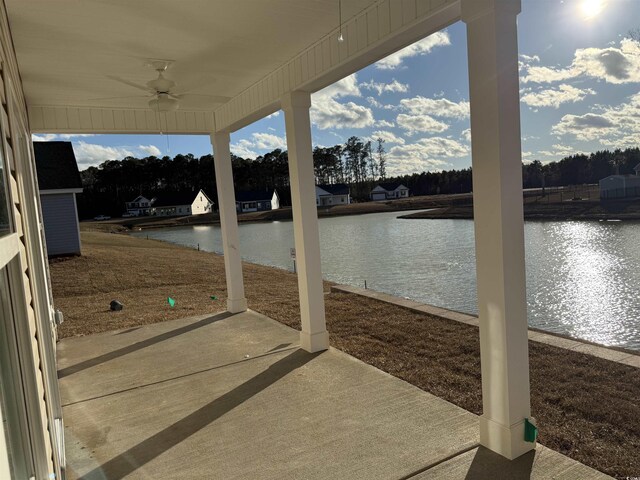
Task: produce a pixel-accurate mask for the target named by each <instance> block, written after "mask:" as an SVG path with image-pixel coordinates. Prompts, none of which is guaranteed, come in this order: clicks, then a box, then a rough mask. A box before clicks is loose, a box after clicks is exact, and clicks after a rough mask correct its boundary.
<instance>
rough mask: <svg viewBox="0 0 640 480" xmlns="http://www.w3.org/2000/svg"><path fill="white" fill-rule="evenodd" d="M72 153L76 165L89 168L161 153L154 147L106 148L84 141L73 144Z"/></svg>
mask: <svg viewBox="0 0 640 480" xmlns="http://www.w3.org/2000/svg"><path fill="white" fill-rule="evenodd" d="M72 145H73V152H74V153H75V155H76V161H77V162H78V165H81V166H83V167H89V166H91V165H99V164H101V163H102V162H105V161H107V160H122V159H123V158H125V157H136V158H140V157H148V156H152V155H153V156H156V157H159V156H160V155H161V154H162V152H161V151H160V149H159V148H158V147H156V146H155V145H120V146H107V145H98V144H95V143H87V142H84V141H82V140H81V141H79V142H73V143H72Z"/></svg>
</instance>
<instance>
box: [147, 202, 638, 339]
mask: <svg viewBox="0 0 640 480" xmlns="http://www.w3.org/2000/svg"><path fill="white" fill-rule="evenodd" d="M397 216H398V213H381V214H370V215H359V216H350V217H334V218H324V219H321V220H320V237H321V238H320V240H321V250H322V269H323V275H324V277H325V278H327V279H329V280H333V281H335V282H338V283H344V284H349V285H356V286H364V282H365V281H366V282H367V285H368V287H369V288H372V289H375V290H379V291H383V292H387V293H390V294H393V295H399V296H403V297H407V298H412V299H415V300H418V301H422V302H425V303H430V304H433V305H439V306H443V307H447V308H451V309H454V310H460V311H465V312H471V313H476V312H477V300H476V282H475V258H474V235H473V222H472V221H471V220H398V219H397V218H396V217H397ZM147 234H148V235H149V238H158V239H161V240H166V241H170V242H174V243H179V244H183V245H189V246H192V247H195V246H196V245H198V244H199V245H200V248H201V249H203V250H208V251H215V252H218V253H221V251H222V243H221V239H220V232H219V230H218V228H217V227H210V226H204V227H203V226H199V227H186V228H179V229H178V228H176V229H167V230H157V231H149V232H144V233H142V232H141V233H139V234H138V235H143V236H144V235H147ZM639 234H640V223H634V222H617V223H614V222H572V221H562V222H558V221H554V222H540V221H536V222H527V223H526V224H525V241H526V255H527V262H526V263H527V299H528V305H529V307H528V308H529V324H530V325H532V326H536V327H539V328H543V329H545V330H550V331H553V332H557V333H564V334H568V335H571V336H576V337H579V338H584V339H587V340H591V341H594V342H598V343H603V344H607V345H619V346H626V347H629V348H635V349H638V350H640V295H638V293H637V292H636V290H635V286H636V285H638V284H640V283H639V282H640V252H639V249H638V248H637V242H636V241H635V239H637V238H638V235H639ZM240 243H241V252H242V255H243V258H244V259H246V260H248V261H251V262H255V263H261V264H265V265H271V266H276V267H280V268H286V269H292V268H293V261H292V260H291V258H290V257H289V249H290V248H291V247H293V246H294V241H293V224H292V223H291V222H273V223H256V224H245V225H240Z"/></svg>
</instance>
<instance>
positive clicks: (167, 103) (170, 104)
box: [149, 93, 179, 112]
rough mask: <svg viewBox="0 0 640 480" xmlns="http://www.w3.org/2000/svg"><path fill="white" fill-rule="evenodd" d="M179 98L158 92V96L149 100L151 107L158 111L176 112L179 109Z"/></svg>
mask: <svg viewBox="0 0 640 480" xmlns="http://www.w3.org/2000/svg"><path fill="white" fill-rule="evenodd" d="M178 104H179V102H178V100H176V99H174V98H171V97H169V95H168V94H167V93H158V95H157V97H156V98H153V99H151V100H149V108H151V109H152V110H154V111H156V112H174V111H175V110H177V109H178Z"/></svg>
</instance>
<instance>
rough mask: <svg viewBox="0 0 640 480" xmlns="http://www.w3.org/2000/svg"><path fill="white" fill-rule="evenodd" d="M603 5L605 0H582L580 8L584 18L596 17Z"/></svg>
mask: <svg viewBox="0 0 640 480" xmlns="http://www.w3.org/2000/svg"><path fill="white" fill-rule="evenodd" d="M604 7H605V0H582V3H580V10H581V11H582V15H583V16H584V18H585V19H586V20H591V19H592V18H595V17H597V16H598V15H599V14H600V12H602V10H604Z"/></svg>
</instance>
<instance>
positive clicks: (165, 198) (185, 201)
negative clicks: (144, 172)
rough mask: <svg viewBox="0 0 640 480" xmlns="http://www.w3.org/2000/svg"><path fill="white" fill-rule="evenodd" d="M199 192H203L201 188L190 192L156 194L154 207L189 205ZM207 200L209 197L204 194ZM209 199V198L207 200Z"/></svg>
mask: <svg viewBox="0 0 640 480" xmlns="http://www.w3.org/2000/svg"><path fill="white" fill-rule="evenodd" d="M200 193H202V194H204V192H202V191H201V190H197V191H191V192H167V193H162V194H160V195H158V198H157V199H156V201H155V202H154V203H153V206H154V207H175V206H177V205H191V204H192V203H193V202H194V201H195V199H196V197H197V196H198V195H200ZM204 196H205V197H206V199H207V200H209V197H207V195H204ZM209 201H211V200H209Z"/></svg>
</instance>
